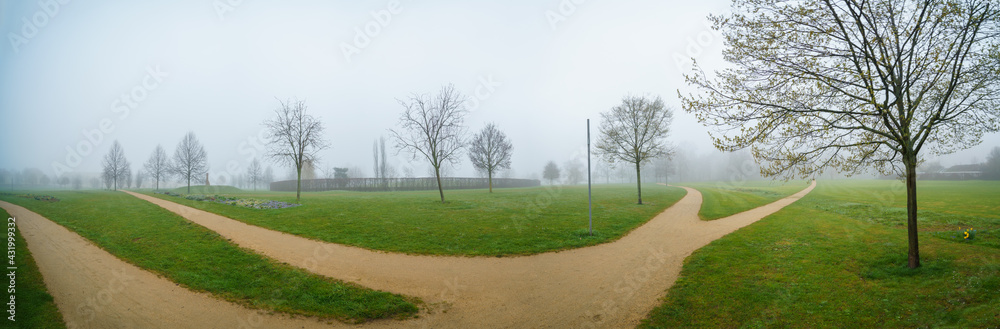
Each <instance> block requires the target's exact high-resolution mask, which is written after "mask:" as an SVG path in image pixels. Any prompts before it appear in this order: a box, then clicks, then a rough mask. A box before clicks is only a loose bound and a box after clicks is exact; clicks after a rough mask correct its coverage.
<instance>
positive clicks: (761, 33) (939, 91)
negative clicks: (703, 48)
mask: <svg viewBox="0 0 1000 329" xmlns="http://www.w3.org/2000/svg"><path fill="white" fill-rule="evenodd" d="M734 7H736V8H740V9H741V10H739V11H737V12H734V13H733V14H732V15H731V16H728V17H725V16H719V17H710V18H711V19H712V20H714V22H715V28H716V29H719V30H721V31H722V33H723V35H724V37H725V39H726V44H727V45H728V47H727V48H726V49H725V50H724V56H725V58H726V59H727V60H728V61H730V62H731V63H732V64H733V67H732V68H730V69H726V70H724V71H721V72H717V73H716V75H717V76H716V79H714V80H709V78H708V77H707V76H706V75H705V73H704V72H703V71H701V70H700V69H699V68H697V65H696V66H695V70H694V73H693V74H691V75H689V76H686V80H687V81H688V83H689V84H691V85H694V86H695V87H697V88H698V89H700V91H701V92H702V93H701V94H700V95H697V96H696V95H691V96H688V97H683V96H682V103H683V105H684V108H685V110H687V111H689V112H692V113H695V114H696V115H697V117H698V118H699V119H700V120H701V121H702V122H703V123H705V124H708V125H713V126H715V127H717V130H716V134H715V135H714V136H713V138H714V139H715V144H716V146H717V147H719V148H720V149H724V150H734V149H741V148H747V147H750V148H752V150H753V153H754V157H755V158H756V159H757V160H758V161H762V162H765V163H766V165H765V166H763V168H762V169H761V172H762V173H764V174H768V175H772V176H776V175H784V176H795V175H798V176H800V177H809V176H814V175H815V174H817V173H819V172H821V171H822V169H823V168H827V167H833V168H838V169H840V170H841V171H842V172H847V173H851V174H854V173H859V172H860V171H862V170H863V168H865V167H874V168H875V169H876V170H878V171H880V172H882V173H883V174H889V173H892V172H896V173H897V174H899V175H900V176H901V177H905V181H906V183H905V184H906V194H907V202H906V205H907V234H908V238H909V252H908V256H909V263H908V265H909V267H911V268H916V267H918V266H920V255H919V247H918V241H917V232H918V231H917V185H916V167H917V165H918V164H919V163H920V161H921V156H920V154H921V153H920V152H921V151H922V150H924V149H925V148H927V149H928V150H930V152H933V153H936V154H944V153H950V152H953V151H955V150H959V149H962V148H966V147H969V146H971V145H974V144H977V143H978V142H979V141H980V139H981V137H982V135H983V134H984V133H986V132H995V131H997V130H998V129H1000V125H998V124H997V122H998V120H1000V111H998V110H997V109H998V108H1000V104H998V98H1000V90H998V89H1000V88H998V83H997V82H998V79H1000V74H997V72H998V71H1000V58H998V55H997V54H998V49H1000V47H998V39H1000V38H998V29H997V23H998V18H1000V11H998V10H997V8H996V3H995V2H993V1H990V0H967V1H904V0H872V1H861V0H843V1H837V2H834V1H830V0H816V1H804V2H770V1H764V2H760V1H750V0H736V1H734Z"/></svg>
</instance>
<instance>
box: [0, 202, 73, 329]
mask: <svg viewBox="0 0 1000 329" xmlns="http://www.w3.org/2000/svg"><path fill="white" fill-rule="evenodd" d="M0 217H3V219H4V222H5V223H6V222H7V219H8V218H10V214H8V213H7V211H6V210H4V209H2V208H0ZM8 233H9V231H8ZM4 263H5V264H6V266H5V267H17V269H16V270H14V272H15V274H16V275H17V276H16V279H17V286H16V288H15V289H16V291H14V297H15V298H16V299H15V301H16V303H17V304H16V306H17V313H16V314H15V318H14V321H13V322H11V321H10V320H9V319H8V318H7V317H8V316H10V314H9V313H6V312H4V313H3V319H2V320H0V322H2V323H4V326H3V327H5V328H66V323H65V322H64V321H63V318H62V314H60V313H59V309H58V308H56V303H55V301H53V300H52V295H49V291H48V289H46V288H45V282H44V281H43V279H42V273H41V272H39V271H38V265H35V259H34V258H31V251H29V250H28V244H27V243H25V241H24V238H23V237H21V232H20V229H19V228H18V229H17V230H15V232H14V264H10V258H7V259H6V262H4ZM10 272H11V270H9V269H8V270H6V272H4V273H5V275H6V273H10ZM4 282H5V283H8V282H9V279H5V280H4ZM4 286H5V287H6V286H7V285H4ZM4 291H7V289H4ZM7 296H9V292H8V293H7V294H5V295H4V297H5V298H6V297H7ZM8 301H9V300H4V303H5V304H6V303H7V302H8ZM6 309H7V306H4V310H6Z"/></svg>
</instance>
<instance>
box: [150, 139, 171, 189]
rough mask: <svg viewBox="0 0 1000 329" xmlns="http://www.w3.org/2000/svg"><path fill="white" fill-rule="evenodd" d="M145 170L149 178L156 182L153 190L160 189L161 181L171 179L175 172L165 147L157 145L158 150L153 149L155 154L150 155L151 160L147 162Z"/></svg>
mask: <svg viewBox="0 0 1000 329" xmlns="http://www.w3.org/2000/svg"><path fill="white" fill-rule="evenodd" d="M143 168H145V169H146V172H147V173H149V177H150V178H152V179H153V181H154V182H155V186H154V187H153V188H154V189H156V190H159V189H160V181H161V180H167V179H169V178H170V174H171V173H172V171H173V169H172V168H170V159H168V158H167V152H166V151H164V150H163V146H161V145H156V148H155V149H153V154H150V155H149V160H146V164H145V165H143Z"/></svg>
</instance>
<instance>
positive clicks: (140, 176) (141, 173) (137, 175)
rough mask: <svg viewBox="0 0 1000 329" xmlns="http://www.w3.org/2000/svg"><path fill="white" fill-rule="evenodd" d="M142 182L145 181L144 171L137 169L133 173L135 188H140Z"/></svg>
mask: <svg viewBox="0 0 1000 329" xmlns="http://www.w3.org/2000/svg"><path fill="white" fill-rule="evenodd" d="M144 180H146V171H145V170H143V169H139V171H136V173H135V180H134V182H135V188H137V189H138V188H142V181H144Z"/></svg>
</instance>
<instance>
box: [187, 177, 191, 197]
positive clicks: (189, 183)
mask: <svg viewBox="0 0 1000 329" xmlns="http://www.w3.org/2000/svg"><path fill="white" fill-rule="evenodd" d="M188 194H191V175H188Z"/></svg>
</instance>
